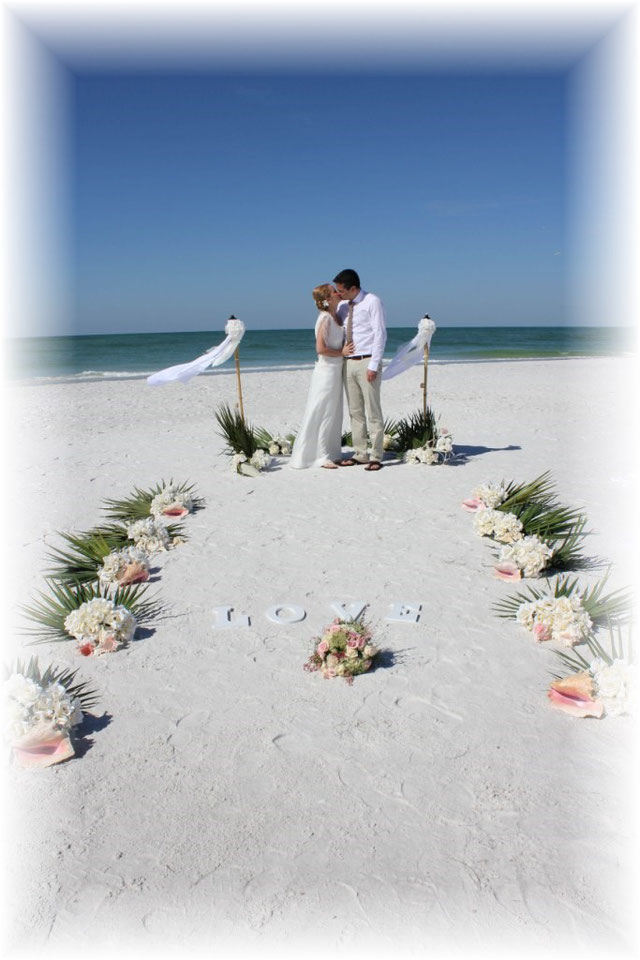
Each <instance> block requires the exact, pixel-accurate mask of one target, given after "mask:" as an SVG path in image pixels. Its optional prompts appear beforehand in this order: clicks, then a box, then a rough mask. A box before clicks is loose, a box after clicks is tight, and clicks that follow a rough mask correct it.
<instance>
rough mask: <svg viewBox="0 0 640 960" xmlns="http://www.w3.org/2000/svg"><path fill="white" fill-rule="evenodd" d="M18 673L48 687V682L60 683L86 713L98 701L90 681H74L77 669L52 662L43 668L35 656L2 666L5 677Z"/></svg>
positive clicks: (96, 693)
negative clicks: (59, 665)
mask: <svg viewBox="0 0 640 960" xmlns="http://www.w3.org/2000/svg"><path fill="white" fill-rule="evenodd" d="M14 673H18V674H20V675H21V676H23V677H27V678H28V679H29V680H33V682H34V683H37V684H38V686H41V687H48V686H49V684H50V683H59V684H61V685H62V686H63V687H64V688H65V690H66V691H67V693H68V694H69V696H70V697H74V698H75V697H77V698H78V700H79V701H80V705H81V707H82V709H83V711H84V712H85V713H86V712H87V711H88V710H90V709H91V708H92V707H95V705H96V704H97V703H98V692H97V690H96V689H95V688H94V687H92V686H91V685H90V681H88V680H83V681H82V682H80V683H76V677H77V675H78V671H77V670H68V669H66V668H64V667H56V666H54V665H53V664H49V666H48V667H47V668H46V669H45V670H43V669H42V668H41V667H40V664H39V662H38V658H37V657H31V659H30V660H29V661H28V662H27V661H24V662H23V661H22V660H17V661H16V662H15V664H14V665H13V666H12V667H6V666H5V668H4V676H5V679H8V678H9V677H10V676H12V674H14Z"/></svg>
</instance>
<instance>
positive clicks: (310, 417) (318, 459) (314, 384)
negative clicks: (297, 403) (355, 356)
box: [289, 311, 344, 470]
mask: <svg viewBox="0 0 640 960" xmlns="http://www.w3.org/2000/svg"><path fill="white" fill-rule="evenodd" d="M323 324H325V334H324V341H325V344H326V345H327V347H329V349H330V350H341V349H342V347H343V344H344V329H343V327H341V326H340V325H339V324H338V323H336V321H335V320H334V319H333V317H332V316H331V314H330V313H326V312H324V311H323V312H322V313H320V315H319V316H318V319H317V321H316V337H317V336H318V330H319V329H320V327H321V326H322V325H323ZM343 362H344V361H343V359H342V357H325V356H322V355H320V356H319V357H318V360H317V362H316V365H315V367H314V368H313V376H312V377H311V387H310V388H309V396H308V397H307V406H306V409H305V411H304V416H303V418H302V423H301V424H300V430H299V431H298V435H297V436H296V439H295V442H294V444H293V452H292V454H291V460H290V461H289V462H290V464H291V466H292V467H294V469H296V470H304V469H305V468H306V467H321V466H322V465H323V464H324V463H327V461H330V460H339V459H340V457H341V455H342V442H341V441H342V364H343Z"/></svg>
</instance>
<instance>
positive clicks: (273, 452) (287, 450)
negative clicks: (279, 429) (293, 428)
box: [254, 427, 296, 457]
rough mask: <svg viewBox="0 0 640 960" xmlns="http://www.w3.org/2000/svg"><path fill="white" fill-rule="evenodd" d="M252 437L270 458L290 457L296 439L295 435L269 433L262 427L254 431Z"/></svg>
mask: <svg viewBox="0 0 640 960" xmlns="http://www.w3.org/2000/svg"><path fill="white" fill-rule="evenodd" d="M254 435H255V438H256V441H257V443H258V446H259V447H260V448H261V449H263V450H266V451H267V452H268V454H269V456H271V457H290V456H291V451H292V449H293V444H294V441H295V439H296V434H295V433H287V434H286V435H284V436H283V435H282V434H281V433H270V432H269V431H268V430H265V429H264V428H263V427H258V428H256V429H255V430H254Z"/></svg>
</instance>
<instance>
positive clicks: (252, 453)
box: [215, 403, 271, 477]
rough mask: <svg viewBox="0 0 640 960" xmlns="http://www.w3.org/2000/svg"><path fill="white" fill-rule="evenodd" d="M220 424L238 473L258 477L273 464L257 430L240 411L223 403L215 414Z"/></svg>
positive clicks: (232, 462) (221, 433)
mask: <svg viewBox="0 0 640 960" xmlns="http://www.w3.org/2000/svg"><path fill="white" fill-rule="evenodd" d="M215 417H216V420H217V421H218V424H219V426H220V436H221V437H222V438H223V439H224V440H225V441H226V444H227V453H228V454H229V456H230V457H231V464H232V466H233V468H234V469H235V471H236V472H237V473H241V474H243V475H244V476H245V477H257V476H258V475H259V474H260V472H261V471H262V470H266V469H267V468H268V467H269V465H270V464H271V457H270V456H269V454H268V452H267V450H266V449H265V448H264V447H263V446H262V445H261V444H260V442H259V441H258V437H257V435H256V431H255V430H254V428H253V427H252V426H251V425H250V424H249V423H247V421H246V420H245V419H244V417H243V416H242V414H241V413H240V412H239V411H236V412H234V411H233V410H232V409H231V408H230V407H229V406H228V405H227V404H224V403H223V404H222V405H221V406H220V407H219V409H218V410H216V414H215Z"/></svg>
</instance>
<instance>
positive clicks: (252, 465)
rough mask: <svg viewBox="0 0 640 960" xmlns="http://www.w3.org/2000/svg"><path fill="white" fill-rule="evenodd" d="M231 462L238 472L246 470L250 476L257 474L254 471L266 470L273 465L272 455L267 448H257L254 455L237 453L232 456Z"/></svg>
mask: <svg viewBox="0 0 640 960" xmlns="http://www.w3.org/2000/svg"><path fill="white" fill-rule="evenodd" d="M231 464H232V466H233V468H234V470H236V472H237V473H244V472H245V471H246V472H247V475H248V476H255V473H254V471H255V472H256V473H257V472H260V471H261V470H266V469H267V468H268V467H269V466H270V465H271V457H270V456H269V454H268V453H267V451H266V450H261V449H258V450H256V452H255V453H254V454H253V456H252V457H247V456H245V454H244V453H235V454H234V455H233V457H232V458H231ZM247 467H248V468H249V469H248V470H247Z"/></svg>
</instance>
